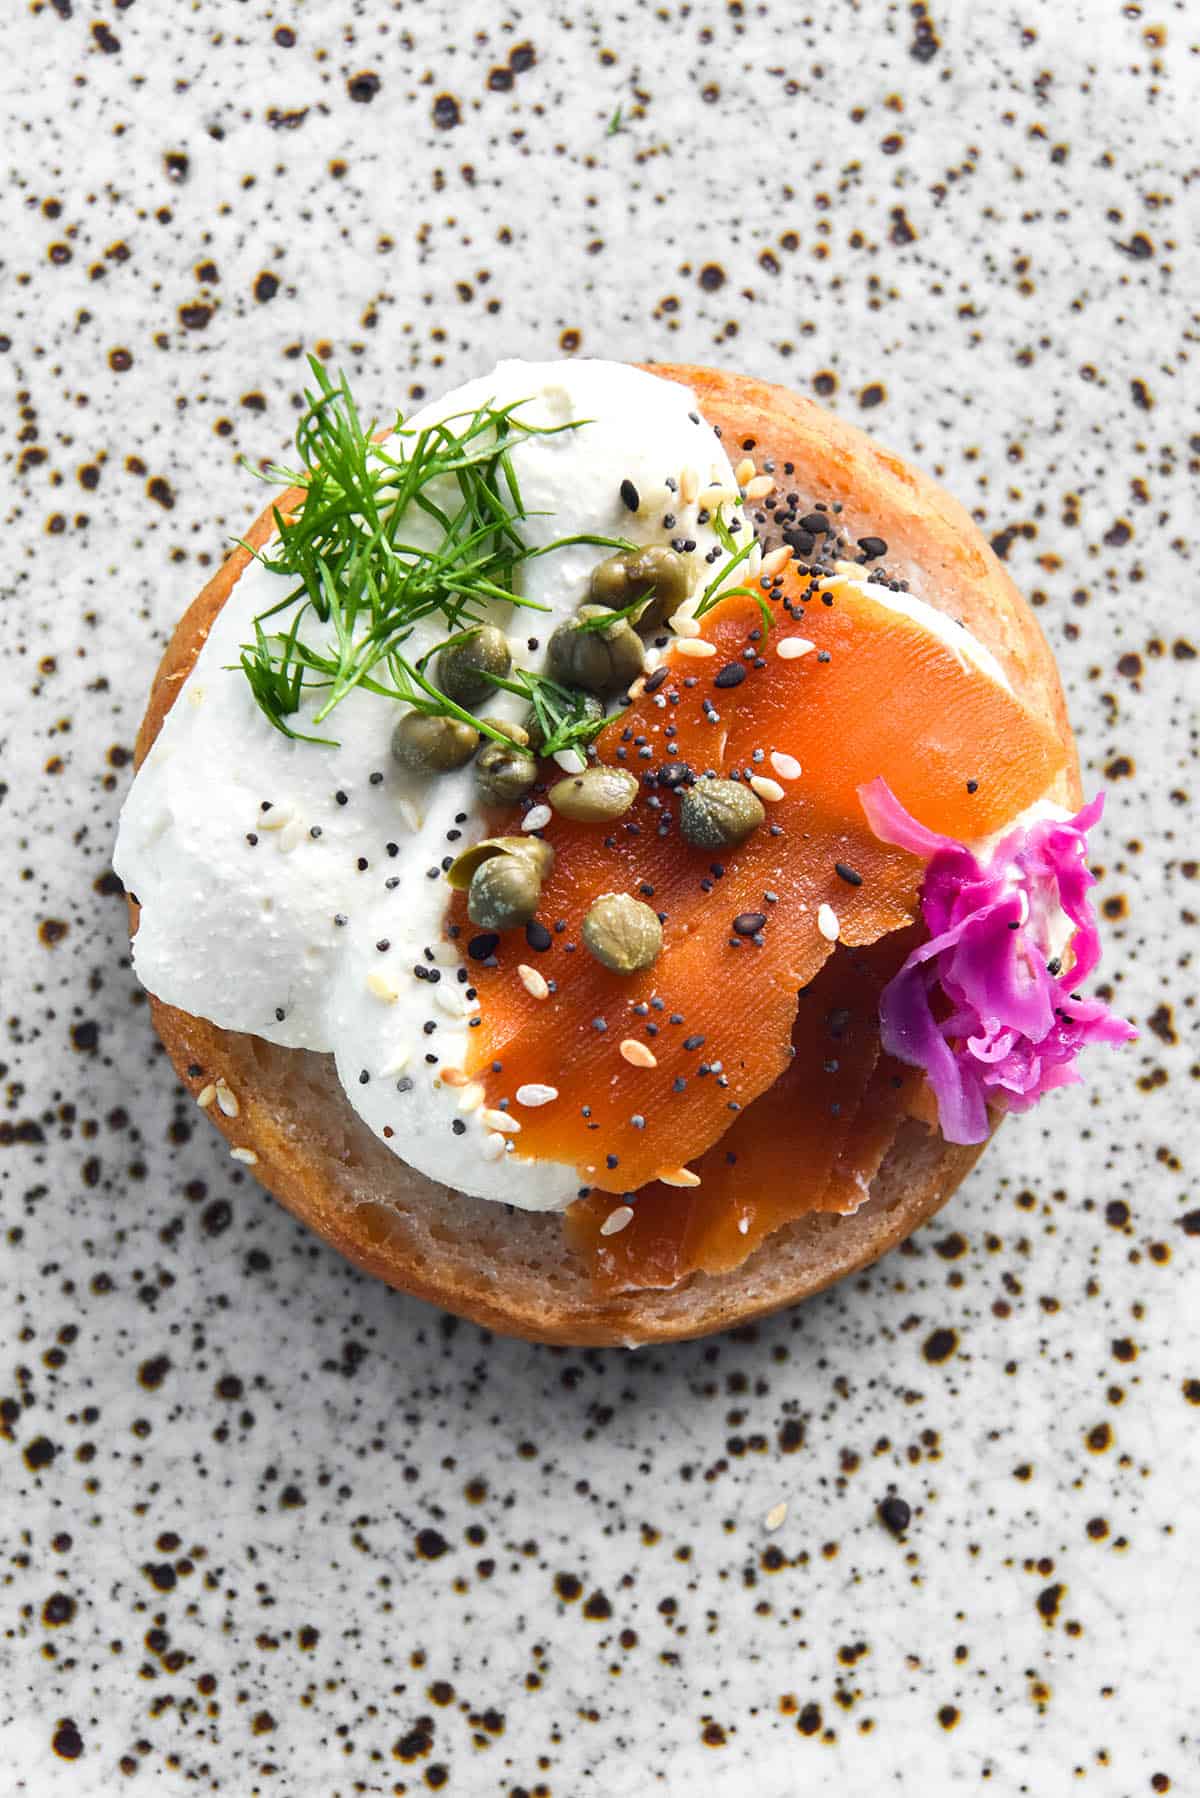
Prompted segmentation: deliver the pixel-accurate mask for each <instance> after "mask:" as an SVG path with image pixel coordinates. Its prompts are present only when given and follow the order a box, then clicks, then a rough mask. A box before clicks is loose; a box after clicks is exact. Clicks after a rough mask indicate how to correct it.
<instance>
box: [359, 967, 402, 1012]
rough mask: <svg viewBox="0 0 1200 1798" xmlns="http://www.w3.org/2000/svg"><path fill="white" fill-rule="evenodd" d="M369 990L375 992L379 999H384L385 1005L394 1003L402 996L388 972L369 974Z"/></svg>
mask: <svg viewBox="0 0 1200 1798" xmlns="http://www.w3.org/2000/svg"><path fill="white" fill-rule="evenodd" d="M367 991H368V992H369V993H374V995H375V997H376V998H377V999H382V1000H383V1002H384V1004H385V1005H394V1004H395V1003H396V1000H397V999H398V998H399V997H400V994H399V992H398V991H397V990H396V988H395V987H394V986H393V985H392V983H391V981H390V980H389V979H388V977H387V975H386V974H368V975H367Z"/></svg>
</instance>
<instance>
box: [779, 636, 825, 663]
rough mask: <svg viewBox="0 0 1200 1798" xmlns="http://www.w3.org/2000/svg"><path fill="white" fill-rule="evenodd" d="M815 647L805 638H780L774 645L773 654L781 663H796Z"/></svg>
mask: <svg viewBox="0 0 1200 1798" xmlns="http://www.w3.org/2000/svg"><path fill="white" fill-rule="evenodd" d="M816 647H817V646H816V644H815V643H810V642H809V640H808V638H807V637H781V638H780V639H779V641H778V643H777V644H776V645H775V654H776V655H777V656H778V657H779V659H780V661H781V662H798V661H799V660H800V657H801V656H806V655H807V654H808V652H809V650H810V649H815V648H816Z"/></svg>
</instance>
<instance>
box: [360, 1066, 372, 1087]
mask: <svg viewBox="0 0 1200 1798" xmlns="http://www.w3.org/2000/svg"><path fill="white" fill-rule="evenodd" d="M370 1078H371V1076H370V1074H368V1072H367V1070H366V1068H363V1069H362V1071H361V1073H360V1074H359V1076H358V1084H359V1085H360V1086H365V1085H366V1084H367V1082H368V1081H369V1080H370Z"/></svg>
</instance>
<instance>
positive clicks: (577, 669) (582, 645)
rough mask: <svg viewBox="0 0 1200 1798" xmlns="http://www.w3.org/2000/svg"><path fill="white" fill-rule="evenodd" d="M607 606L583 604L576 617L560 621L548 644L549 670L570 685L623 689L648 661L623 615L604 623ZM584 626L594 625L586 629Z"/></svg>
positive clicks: (601, 690)
mask: <svg viewBox="0 0 1200 1798" xmlns="http://www.w3.org/2000/svg"><path fill="white" fill-rule="evenodd" d="M605 609H606V608H605V607H604V606H580V608H579V611H578V613H577V614H576V616H575V617H574V618H571V619H568V621H567V622H566V623H565V624H560V625H559V626H558V628H557V630H556V631H555V632H554V633H553V635H552V636H551V638H550V642H549V644H548V645H547V648H546V668H547V672H548V673H549V674H550V675H551V676H552V677H553V678H554V679H555V680H556V681H561V682H562V684H563V685H564V686H567V687H583V688H584V689H585V690H586V691H587V692H589V693H623V692H624V691H625V689H626V687H627V686H628V685H629V684H630V682H631V681H634V680H636V679H637V677H638V675H639V674H640V673H641V672H642V669H643V667H644V666H645V662H646V653H645V651H644V649H643V648H642V643H641V639H640V637H639V636H638V634H637V632H636V631H635V630H634V629H633V627H632V626H631V625H630V624H629V623H628V622H627V621H626V620H625V619H624V618H616V619H614V620H613V622H612V624H609V625H601V624H596V623H595V621H596V620H598V619H603V617H604V614H605ZM582 626H589V627H591V628H588V629H583V628H581V627H582Z"/></svg>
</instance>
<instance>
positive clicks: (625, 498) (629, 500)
mask: <svg viewBox="0 0 1200 1798" xmlns="http://www.w3.org/2000/svg"><path fill="white" fill-rule="evenodd" d="M621 499H622V502H623V503H624V504H625V505H626V506H627V507H628V509H629V510H630V511H631V512H636V511H637V509H638V507H639V506H640V505H641V503H642V502H641V498H640V496H639V494H638V490H637V488H636V487H635V486H634V484H633V482H632V481H630V480H624V481H622V482H621Z"/></svg>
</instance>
